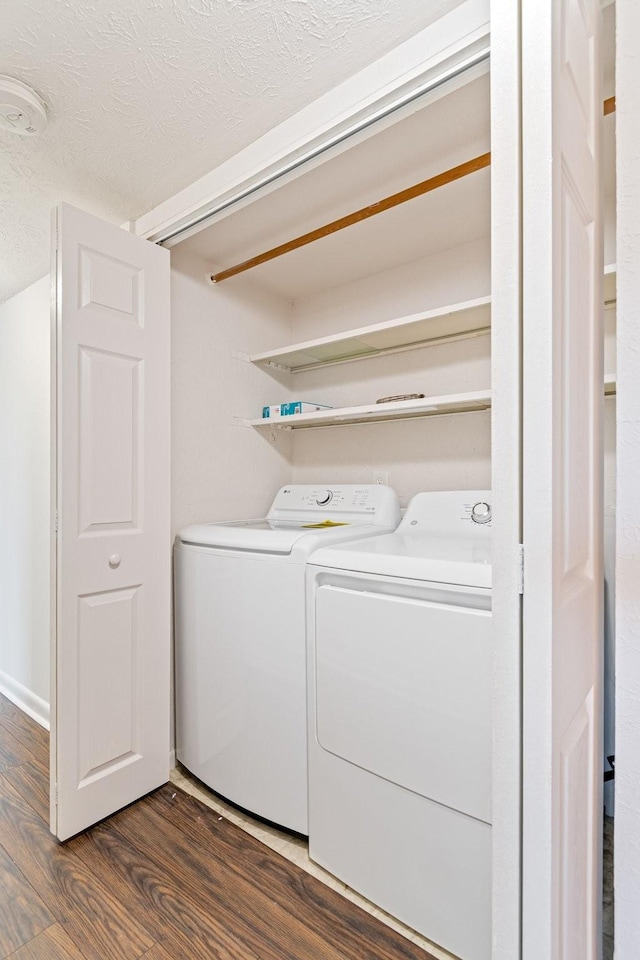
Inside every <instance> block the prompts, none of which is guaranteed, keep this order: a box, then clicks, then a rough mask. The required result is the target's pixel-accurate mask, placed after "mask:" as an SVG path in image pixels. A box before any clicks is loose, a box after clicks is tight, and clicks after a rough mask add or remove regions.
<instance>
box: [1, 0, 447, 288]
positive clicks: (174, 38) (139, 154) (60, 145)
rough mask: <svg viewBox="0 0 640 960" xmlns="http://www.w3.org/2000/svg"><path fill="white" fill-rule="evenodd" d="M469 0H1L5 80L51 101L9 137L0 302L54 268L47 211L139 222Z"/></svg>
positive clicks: (4, 141)
mask: <svg viewBox="0 0 640 960" xmlns="http://www.w3.org/2000/svg"><path fill="white" fill-rule="evenodd" d="M458 2H459V0H109V2H107V0H80V2H79V0H0V21H1V22H2V29H1V31H0V73H4V74H8V75H10V76H14V77H17V78H18V79H20V80H22V81H24V82H26V83H29V84H31V86H33V87H34V88H35V90H36V91H37V92H38V93H39V94H40V96H41V97H42V98H43V99H44V100H45V102H46V103H47V105H48V106H49V121H50V122H49V126H48V128H47V130H46V131H45V133H44V134H43V135H42V136H41V137H37V138H33V139H31V138H26V137H18V136H15V135H12V134H9V133H0V301H2V300H3V299H6V298H7V297H8V296H11V295H12V294H13V293H15V292H17V291H18V290H20V289H22V288H23V287H25V286H26V285H27V284H29V283H31V282H32V281H33V280H35V279H37V278H38V277H40V276H42V275H43V274H44V273H46V271H47V269H48V263H49V211H50V209H51V207H53V206H54V205H55V204H56V203H57V202H58V201H59V200H66V201H68V202H70V203H73V204H75V205H77V206H80V207H82V208H84V209H85V210H88V211H90V212H92V213H96V214H98V215H99V216H102V217H104V218H106V219H108V220H112V221H114V222H122V221H124V220H129V219H136V218H137V217H139V216H140V215H141V214H143V213H144V212H146V211H147V210H149V209H150V208H152V207H153V206H155V205H156V204H158V203H159V202H160V201H162V200H164V199H166V198H167V197H169V196H171V195H172V194H173V193H175V192H176V191H178V190H180V189H182V188H183V187H185V186H187V185H188V184H189V183H191V182H192V181H193V180H195V179H197V178H198V177H200V176H202V175H203V174H204V173H206V172H207V171H208V170H210V169H212V168H213V167H215V166H216V165H217V164H218V163H220V162H221V161H223V160H225V159H227V158H228V157H230V156H232V155H233V154H234V153H236V152H237V151H238V150H240V149H242V148H243V147H244V146H246V145H247V144H248V143H250V142H251V141H253V140H254V139H256V138H257V137H259V136H260V135H261V134H263V133H264V132H265V131H266V130H268V129H269V128H270V127H272V126H274V125H275V124H277V123H279V122H280V121H281V120H284V119H285V118H286V117H288V116H290V115H291V114H293V113H295V112H296V111H297V110H299V109H300V108H301V107H303V106H304V105H305V104H307V103H309V102H310V101H312V100H314V99H315V98H316V97H318V96H320V95H321V94H323V93H324V92H326V91H327V90H329V89H330V88H331V87H333V86H335V85H336V84H337V83H339V82H341V81H342V80H344V79H346V78H347V77H349V76H351V75H352V74H354V73H356V72H357V71H358V70H360V69H361V68H362V67H364V66H366V65H367V64H369V63H371V62H372V61H373V60H375V59H377V58H378V57H380V56H382V55H383V54H384V53H386V52H387V51H388V50H390V49H391V48H392V47H394V46H396V45H397V44H398V43H400V42H401V41H403V40H405V39H408V38H409V37H410V36H412V35H414V34H415V33H417V32H418V31H419V30H420V29H422V28H423V27H425V26H427V25H428V23H430V22H431V21H433V20H434V19H436V18H437V17H438V16H440V15H441V14H442V13H443V12H445V11H446V10H449V9H451V8H452V7H455V6H456V5H457V3H458Z"/></svg>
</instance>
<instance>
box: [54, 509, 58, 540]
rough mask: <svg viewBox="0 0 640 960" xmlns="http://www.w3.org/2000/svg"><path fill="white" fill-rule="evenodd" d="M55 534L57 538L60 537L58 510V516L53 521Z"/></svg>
mask: <svg viewBox="0 0 640 960" xmlns="http://www.w3.org/2000/svg"><path fill="white" fill-rule="evenodd" d="M53 532H54V533H55V535H56V537H57V536H58V511H57V510H56V514H55V517H54V521H53Z"/></svg>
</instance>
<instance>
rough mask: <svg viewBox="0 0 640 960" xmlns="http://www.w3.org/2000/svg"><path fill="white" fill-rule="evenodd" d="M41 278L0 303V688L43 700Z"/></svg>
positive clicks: (44, 352)
mask: <svg viewBox="0 0 640 960" xmlns="http://www.w3.org/2000/svg"><path fill="white" fill-rule="evenodd" d="M49 296H50V293H49V278H48V277H45V278H44V279H43V280H39V281H38V282H37V283H35V284H33V285H32V286H31V287H28V288H27V289H26V290H24V291H23V292H22V293H19V294H17V295H16V296H15V297H13V298H12V299H11V300H9V301H7V303H5V304H3V305H1V306H0V503H1V504H2V512H1V513H0V624H1V627H0V630H1V637H0V688H2V689H3V690H4V692H5V693H7V694H8V695H9V696H10V697H11V698H12V699H14V700H17V701H18V702H20V703H21V705H22V706H24V707H25V708H27V709H28V710H29V712H31V713H32V714H36V715H37V716H38V718H39V719H40V720H46V719H47V718H48V704H49V517H50V507H49V449H50V436H49V410H50V401H49V356H50V346H49Z"/></svg>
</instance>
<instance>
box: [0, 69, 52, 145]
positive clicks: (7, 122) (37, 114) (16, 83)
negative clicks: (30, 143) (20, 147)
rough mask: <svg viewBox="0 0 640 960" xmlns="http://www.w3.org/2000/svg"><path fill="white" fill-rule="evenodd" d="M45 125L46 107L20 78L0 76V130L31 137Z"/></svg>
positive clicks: (40, 131)
mask: <svg viewBox="0 0 640 960" xmlns="http://www.w3.org/2000/svg"><path fill="white" fill-rule="evenodd" d="M46 125H47V108H46V106H45V104H44V102H43V101H42V100H41V99H40V97H39V96H38V94H37V93H36V92H35V90H32V89H31V87H28V86H27V84H26V83H22V81H21V80H15V79H14V78H13V77H4V76H0V131H5V130H6V131H10V132H11V133H19V134H20V135H21V136H25V137H31V136H33V135H34V134H36V133H42V131H43V130H44V128H45V127H46Z"/></svg>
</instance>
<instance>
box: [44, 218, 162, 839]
mask: <svg viewBox="0 0 640 960" xmlns="http://www.w3.org/2000/svg"><path fill="white" fill-rule="evenodd" d="M54 250H55V259H54V264H53V283H54V298H53V312H54V320H53V324H52V338H53V340H52V354H53V359H52V385H53V386H52V390H53V392H52V400H53V403H52V409H53V413H52V434H53V444H54V455H53V458H52V463H53V506H54V515H55V516H56V517H57V520H56V524H55V526H56V530H54V547H53V550H52V570H53V583H52V603H53V616H52V624H53V630H52V633H53V646H52V654H53V656H52V670H51V676H52V690H51V831H52V833H54V834H55V835H56V836H57V837H58V838H59V839H60V840H65V839H67V838H68V837H71V836H73V835H74V834H76V833H78V832H79V831H81V830H84V829H85V828H86V827H88V826H90V825H91V824H93V823H96V822H97V821H98V820H101V819H102V818H103V817H106V816H108V815H109V814H111V813H113V812H114V811H116V810H118V809H120V808H121V807H123V806H125V805H126V804H128V803H131V802H132V801H133V800H136V799H137V798H138V797H141V796H143V795H144V794H145V793H148V792H149V791H150V790H152V789H154V788H155V787H157V786H159V785H160V784H162V783H165V782H166V781H167V780H168V775H169V749H170V746H169V705H170V692H169V684H170V596H171V544H170V504H169V477H170V449H169V440H170V434H169V422H170V397H169V390H170V377H169V372H170V367H169V363H170V340H169V337H170V326H169V317H170V313H169V311H170V306H169V254H168V252H167V251H166V250H163V249H161V248H160V247H157V246H155V245H154V244H152V243H149V242H148V241H146V240H142V239H140V238H138V237H134V236H132V235H131V234H129V233H127V232H126V231H125V230H122V229H120V228H118V227H116V226H113V225H111V224H107V223H103V222H102V221H101V220H98V219H96V218H95V217H92V216H89V215H88V214H86V213H83V212H82V211H80V210H76V209H75V208H73V207H70V206H68V205H67V204H62V205H61V206H60V207H59V208H58V209H57V211H55V214H54Z"/></svg>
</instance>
